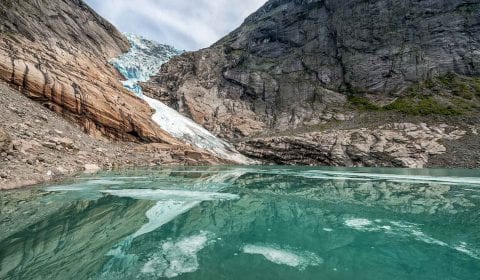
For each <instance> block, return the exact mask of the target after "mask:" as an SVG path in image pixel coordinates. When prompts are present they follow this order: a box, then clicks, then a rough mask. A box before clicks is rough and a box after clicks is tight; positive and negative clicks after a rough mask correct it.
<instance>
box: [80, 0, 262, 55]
mask: <svg viewBox="0 0 480 280" xmlns="http://www.w3.org/2000/svg"><path fill="white" fill-rule="evenodd" d="M85 2H87V4H88V5H89V6H90V7H92V8H93V9H94V10H95V11H96V12H97V13H99V14H100V15H101V16H103V17H104V18H106V19H108V20H109V21H110V22H111V23H113V24H114V25H115V26H116V27H117V28H118V29H119V30H120V31H122V32H128V33H133V34H137V35H142V36H144V37H146V38H148V39H153V40H155V41H158V42H160V43H163V44H168V45H171V46H174V47H175V48H177V49H180V50H198V49H201V48H206V47H208V46H210V45H211V44H213V43H215V42H216V41H217V40H219V39H220V38H222V37H223V36H225V35H227V34H228V33H229V32H230V31H233V30H234V29H235V28H237V27H238V26H240V24H241V23H242V22H243V21H244V19H245V18H246V17H247V16H248V15H250V14H251V13H253V12H254V11H256V10H257V9H258V8H260V7H261V6H262V5H263V4H264V3H265V2H266V0H85Z"/></svg>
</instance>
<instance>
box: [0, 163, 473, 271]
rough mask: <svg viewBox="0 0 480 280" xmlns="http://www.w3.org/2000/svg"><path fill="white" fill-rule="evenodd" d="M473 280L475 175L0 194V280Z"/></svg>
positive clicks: (187, 181) (102, 177) (191, 181)
mask: <svg viewBox="0 0 480 280" xmlns="http://www.w3.org/2000/svg"><path fill="white" fill-rule="evenodd" d="M163 278H172V279H416V280H419V279H435V280H439V279H465V280H467V279H468V280H472V279H480V171H479V170H434V169H432V170H430V169H422V170H411V169H374V168H356V169H346V168H310V167H308V168H307V167H276V166H274V167H267V166H259V167H250V166H240V167H188V168H186V167H178V168H162V169H155V170H131V171H123V172H110V173H100V174H96V175H93V176H84V177H79V178H76V179H72V180H70V181H68V182H65V183H62V184H59V185H51V186H41V187H37V188H33V189H28V190H17V191H8V192H1V193H0V279H22V280H26V279H163Z"/></svg>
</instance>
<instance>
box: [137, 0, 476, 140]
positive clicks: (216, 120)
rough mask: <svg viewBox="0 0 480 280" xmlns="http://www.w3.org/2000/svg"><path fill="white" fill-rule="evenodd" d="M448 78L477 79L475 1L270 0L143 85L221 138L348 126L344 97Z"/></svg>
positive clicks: (393, 92) (394, 92)
mask: <svg viewBox="0 0 480 280" xmlns="http://www.w3.org/2000/svg"><path fill="white" fill-rule="evenodd" d="M448 72H453V73H457V74H460V75H466V76H474V75H479V74H480V3H479V1H478V0H427V1H417V0H404V1H397V0H377V1H365V0H271V1H268V2H267V3H266V4H265V5H264V6H263V7H262V8H261V9H260V10H258V11H257V12H256V13H254V14H253V15H251V16H250V17H248V18H247V19H246V20H245V22H244V23H243V24H242V26H240V27H239V28H238V29H237V30H235V31H234V32H232V33H231V34H229V35H228V36H226V37H225V38H223V39H222V40H220V41H219V42H218V43H216V44H215V45H213V46H212V47H210V48H207V49H204V50H200V51H198V52H193V53H186V54H184V55H182V56H179V57H177V58H174V59H172V60H171V61H170V62H169V63H167V64H166V65H164V67H163V68H162V70H161V71H160V73H159V74H158V76H156V77H154V78H153V79H152V80H151V81H150V83H147V84H145V87H146V89H147V90H146V92H147V93H148V94H150V95H151V96H156V97H158V98H160V99H162V100H163V101H166V102H167V103H168V104H169V105H170V106H172V107H174V108H176V109H177V110H179V111H180V112H182V113H184V114H185V115H187V116H189V117H192V118H193V119H194V120H195V121H197V122H199V123H201V124H203V125H204V126H205V127H206V128H207V129H209V130H211V131H213V132H214V133H216V134H217V135H220V136H222V137H225V138H242V137H245V136H251V135H255V134H257V133H259V132H262V131H264V130H265V129H277V130H288V129H292V128H296V127H299V126H305V125H315V124H319V123H323V122H324V121H325V120H344V119H348V118H352V114H351V112H350V111H349V110H348V108H346V106H344V105H345V103H346V96H347V95H348V94H354V93H363V94H367V95H368V96H370V97H372V99H375V100H376V101H380V102H382V99H389V100H391V99H392V98H393V97H395V96H398V95H401V94H402V93H403V92H404V91H405V89H407V88H408V87H409V86H411V85H412V84H415V83H417V82H419V81H424V80H426V79H430V78H432V77H436V76H439V75H443V74H445V73H448Z"/></svg>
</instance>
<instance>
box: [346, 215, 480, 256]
mask: <svg viewBox="0 0 480 280" xmlns="http://www.w3.org/2000/svg"><path fill="white" fill-rule="evenodd" d="M344 225H345V226H346V227H348V228H351V229H354V230H358V231H363V232H383V233H386V234H392V235H397V236H402V237H407V238H413V239H415V240H417V241H420V242H424V243H427V244H432V245H438V246H442V247H448V248H450V249H453V250H456V251H458V252H461V253H464V254H467V255H468V256H470V257H472V258H475V259H480V252H479V250H477V249H475V248H468V244H467V243H466V242H460V244H454V245H451V244H448V243H447V242H444V241H442V240H439V239H436V238H434V237H432V236H429V235H428V234H426V233H424V232H423V231H422V229H421V227H420V225H418V224H414V223H408V222H402V221H383V220H380V219H376V220H374V221H371V220H368V219H364V218H348V219H345V221H344Z"/></svg>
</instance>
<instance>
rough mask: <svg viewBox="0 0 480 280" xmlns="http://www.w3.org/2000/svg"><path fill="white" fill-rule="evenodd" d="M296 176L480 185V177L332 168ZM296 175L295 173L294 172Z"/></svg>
mask: <svg viewBox="0 0 480 280" xmlns="http://www.w3.org/2000/svg"><path fill="white" fill-rule="evenodd" d="M297 173H298V174H297V175H296V176H302V177H306V178H315V179H330V180H349V181H371V180H384V181H389V182H397V183H415V184H421V183H425V184H432V183H435V184H440V185H442V184H445V185H476V186H480V178H478V177H447V176H426V175H411V174H410V175H402V174H383V173H363V172H351V171H330V170H308V171H301V172H297ZM294 175H295V174H294Z"/></svg>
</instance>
